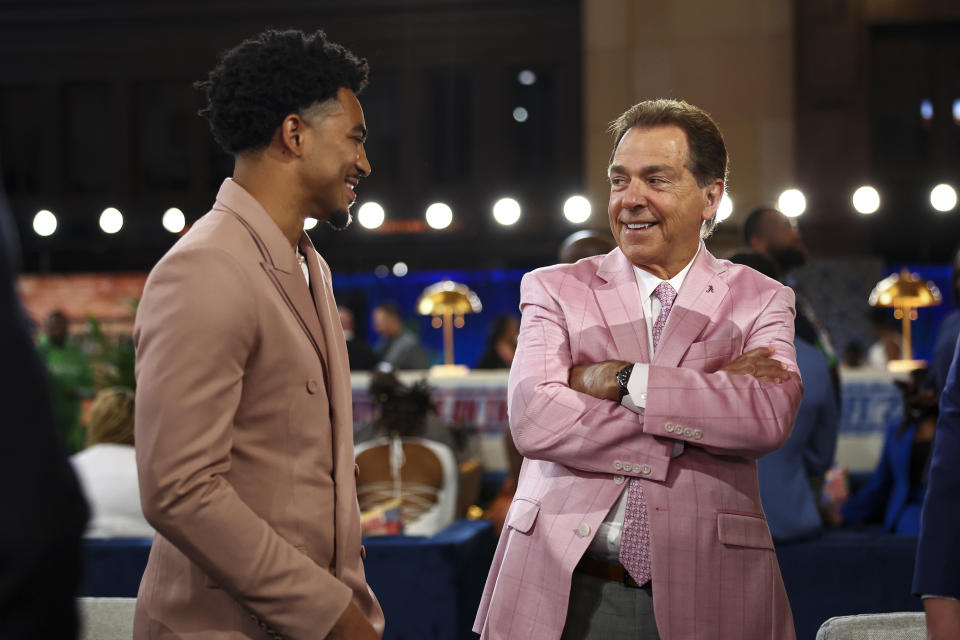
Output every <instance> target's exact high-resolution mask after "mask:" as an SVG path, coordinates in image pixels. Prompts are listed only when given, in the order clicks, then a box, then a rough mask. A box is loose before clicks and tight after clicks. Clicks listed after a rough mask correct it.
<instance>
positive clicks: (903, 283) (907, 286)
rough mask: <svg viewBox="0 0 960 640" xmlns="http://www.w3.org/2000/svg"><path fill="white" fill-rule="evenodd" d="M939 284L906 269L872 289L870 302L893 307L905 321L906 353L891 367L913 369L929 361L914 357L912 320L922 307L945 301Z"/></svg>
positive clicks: (891, 364) (897, 315)
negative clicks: (918, 359) (938, 286)
mask: <svg viewBox="0 0 960 640" xmlns="http://www.w3.org/2000/svg"><path fill="white" fill-rule="evenodd" d="M942 299H943V298H942V296H941V295H940V289H938V288H937V285H935V284H934V283H932V282H930V281H929V280H924V279H923V278H921V277H920V276H919V275H917V274H916V273H910V272H909V271H907V270H906V269H904V270H903V271H901V272H900V273H894V274H893V275H891V276H888V277H886V278H884V279H883V280H881V281H880V282H878V283H877V284H876V286H875V287H874V288H873V291H871V292H870V298H869V299H868V302H869V303H870V305H871V306H874V307H893V309H894V312H893V315H894V317H895V318H897V319H899V320H901V321H902V322H903V353H902V354H900V355H901V356H902V359H901V360H895V361H892V362H890V363H889V364H888V367H889V368H890V369H891V370H909V369H915V368H917V367H921V366H923V365H924V364H925V363H924V362H921V361H917V360H913V350H912V348H911V344H910V321H911V320H916V319H917V308H918V307H933V306H936V305H938V304H940V302H941V301H942Z"/></svg>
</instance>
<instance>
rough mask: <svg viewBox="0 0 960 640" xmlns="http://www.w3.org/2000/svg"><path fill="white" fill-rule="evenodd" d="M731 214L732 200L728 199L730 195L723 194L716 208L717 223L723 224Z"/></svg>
mask: <svg viewBox="0 0 960 640" xmlns="http://www.w3.org/2000/svg"><path fill="white" fill-rule="evenodd" d="M732 213H733V200H731V199H730V195H729V194H727V193H726V192H724V194H723V197H722V198H720V206H719V207H717V222H723V221H724V220H726V219H727V218H729V217H730V214H732Z"/></svg>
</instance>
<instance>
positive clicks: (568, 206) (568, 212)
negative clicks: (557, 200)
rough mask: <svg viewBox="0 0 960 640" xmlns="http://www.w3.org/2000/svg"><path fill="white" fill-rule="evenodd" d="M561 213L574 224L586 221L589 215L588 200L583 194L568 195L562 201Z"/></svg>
mask: <svg viewBox="0 0 960 640" xmlns="http://www.w3.org/2000/svg"><path fill="white" fill-rule="evenodd" d="M563 215H564V216H566V218H567V220H569V221H570V222H572V223H574V224H580V223H581V222H586V221H587V218H589V217H590V201H589V200H587V199H586V198H584V197H583V196H570V197H569V198H567V201H566V202H564V203H563Z"/></svg>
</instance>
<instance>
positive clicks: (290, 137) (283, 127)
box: [277, 113, 307, 157]
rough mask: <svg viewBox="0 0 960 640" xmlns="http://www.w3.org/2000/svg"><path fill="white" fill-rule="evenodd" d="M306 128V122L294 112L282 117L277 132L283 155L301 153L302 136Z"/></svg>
mask: <svg viewBox="0 0 960 640" xmlns="http://www.w3.org/2000/svg"><path fill="white" fill-rule="evenodd" d="M306 128H307V123H306V122H304V121H303V118H301V117H300V116H298V115H297V114H295V113H291V114H290V115H288V116H287V117H286V118H284V119H283V122H281V123H280V128H279V130H278V132H277V133H278V138H279V142H280V147H281V149H282V150H283V153H284V155H292V156H295V157H299V156H300V155H302V154H303V144H304V139H303V136H304V132H305V130H306Z"/></svg>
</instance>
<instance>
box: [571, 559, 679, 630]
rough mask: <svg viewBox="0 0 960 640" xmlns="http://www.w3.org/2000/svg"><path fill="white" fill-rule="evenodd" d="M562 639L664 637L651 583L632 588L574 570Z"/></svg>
mask: <svg viewBox="0 0 960 640" xmlns="http://www.w3.org/2000/svg"><path fill="white" fill-rule="evenodd" d="M561 640H660V634H659V633H657V623H656V620H655V619H654V617H653V594H652V593H651V590H650V583H649V582H648V583H647V584H646V586H644V587H640V588H637V587H628V586H626V585H624V584H620V583H619V582H614V581H612V580H604V579H602V578H595V577H593V576H588V575H585V574H583V573H580V572H579V571H574V572H573V582H572V584H571V586H570V605H569V607H568V609H567V620H566V623H565V624H564V627H563V635H562V636H561Z"/></svg>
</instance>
